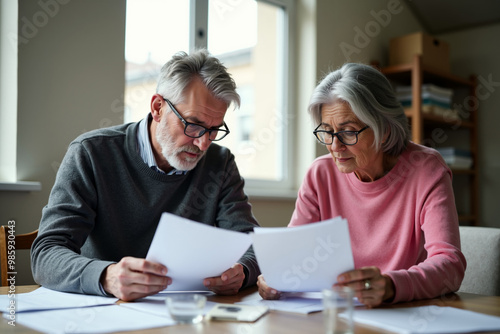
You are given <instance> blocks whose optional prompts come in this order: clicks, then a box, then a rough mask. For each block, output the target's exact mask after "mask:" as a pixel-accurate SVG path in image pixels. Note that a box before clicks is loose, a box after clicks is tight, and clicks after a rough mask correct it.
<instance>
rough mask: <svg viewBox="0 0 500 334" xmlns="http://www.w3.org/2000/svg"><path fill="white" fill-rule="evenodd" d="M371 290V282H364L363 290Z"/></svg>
mask: <svg viewBox="0 0 500 334" xmlns="http://www.w3.org/2000/svg"><path fill="white" fill-rule="evenodd" d="M371 288H372V282H371V281H370V280H369V279H367V280H365V290H370V289H371Z"/></svg>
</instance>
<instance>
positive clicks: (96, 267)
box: [80, 260, 114, 297]
mask: <svg viewBox="0 0 500 334" xmlns="http://www.w3.org/2000/svg"><path fill="white" fill-rule="evenodd" d="M113 263H114V262H110V261H97V260H96V261H92V262H90V263H89V264H88V265H87V266H86V267H85V269H84V270H83V272H82V275H81V276H80V277H81V278H80V280H81V289H82V293H84V294H87V295H99V296H106V297H109V296H110V295H109V294H108V293H106V291H104V288H103V287H102V285H101V282H100V280H101V276H102V274H103V272H104V271H105V270H106V268H107V267H108V266H109V265H110V264H113Z"/></svg>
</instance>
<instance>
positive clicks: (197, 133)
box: [163, 98, 229, 141]
mask: <svg viewBox="0 0 500 334" xmlns="http://www.w3.org/2000/svg"><path fill="white" fill-rule="evenodd" d="M163 100H165V102H167V104H168V106H169V107H170V109H172V111H173V112H174V114H175V115H176V116H177V117H179V119H180V120H181V121H182V123H184V134H185V135H186V136H188V137H191V138H200V137H201V136H203V135H204V134H205V133H207V132H208V138H209V139H210V140H211V141H218V140H221V139H222V138H224V137H225V136H227V135H228V134H229V129H228V128H227V125H226V122H224V123H223V124H222V126H223V127H224V129H220V128H217V129H207V128H206V127H204V126H201V125H199V124H195V123H190V122H188V121H186V120H185V119H184V118H183V117H182V116H181V114H179V112H178V111H177V110H176V109H175V107H174V105H173V104H172V102H170V101H169V100H167V99H166V98H163Z"/></svg>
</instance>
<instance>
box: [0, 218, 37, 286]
mask: <svg viewBox="0 0 500 334" xmlns="http://www.w3.org/2000/svg"><path fill="white" fill-rule="evenodd" d="M37 235H38V230H36V231H33V232H30V233H25V234H19V235H15V234H14V233H11V231H10V229H9V227H8V226H0V278H1V279H0V286H7V285H8V282H7V277H8V276H7V273H8V272H10V271H12V270H9V256H11V254H12V253H11V252H12V251H13V250H15V251H17V250H19V249H30V248H31V244H32V243H33V241H34V240H35V238H36V236H37ZM11 259H12V257H11ZM14 259H15V258H14ZM14 265H15V261H14ZM14 271H15V270H14Z"/></svg>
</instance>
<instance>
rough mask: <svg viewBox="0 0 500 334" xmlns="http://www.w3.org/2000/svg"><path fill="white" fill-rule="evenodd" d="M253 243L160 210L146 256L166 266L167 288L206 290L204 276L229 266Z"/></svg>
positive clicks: (250, 240) (228, 231)
mask: <svg viewBox="0 0 500 334" xmlns="http://www.w3.org/2000/svg"><path fill="white" fill-rule="evenodd" d="M251 244H252V238H251V237H250V236H249V235H248V234H246V233H241V232H235V231H230V230H225V229H222V228H217V227H213V226H208V225H205V224H201V223H197V222H194V221H191V220H189V219H186V218H182V217H179V216H175V215H173V214H170V213H166V212H165V213H163V214H162V216H161V218H160V222H159V224H158V227H157V229H156V233H155V235H154V237H153V241H152V242H151V246H150V247H149V251H148V254H147V256H146V259H147V260H151V261H155V262H159V263H161V264H163V265H165V266H166V267H167V268H168V274H167V275H168V276H170V277H171V278H172V284H171V285H169V286H168V288H167V290H169V291H170V290H183V291H192V290H207V288H206V287H205V286H204V285H203V279H204V278H207V277H215V276H219V275H220V274H222V273H223V272H224V271H226V270H227V269H229V268H231V267H232V266H233V265H234V264H235V263H236V262H237V261H238V260H239V259H240V258H241V256H242V255H243V254H244V253H245V252H246V251H247V250H248V248H249V247H250V245H251Z"/></svg>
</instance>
